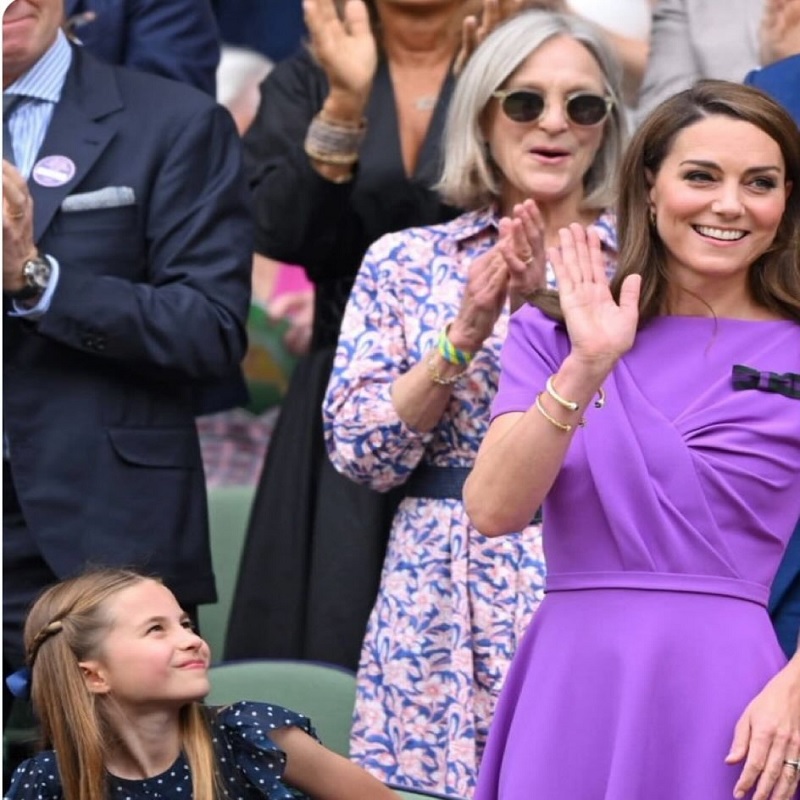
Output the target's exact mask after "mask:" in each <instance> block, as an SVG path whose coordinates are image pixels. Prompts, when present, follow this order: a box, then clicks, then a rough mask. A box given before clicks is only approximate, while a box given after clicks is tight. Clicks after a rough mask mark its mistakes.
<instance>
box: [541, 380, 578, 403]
mask: <svg viewBox="0 0 800 800" xmlns="http://www.w3.org/2000/svg"><path fill="white" fill-rule="evenodd" d="M544 388H545V389H546V390H547V394H549V395H550V397H552V398H553V400H555V401H556V403H558V404H559V405H560V406H561V408H566V409H567V411H577V410H578V409H579V408H580V406H579V405H578V404H577V403H576V402H575V401H574V400H567V399H565V398H563V397H562V396H561V395H560V394H559V393H558V392H557V391H556V387H555V386H553V376H552V375H551V376H550V377H549V378H548V379H547V380H546V381H545V384H544Z"/></svg>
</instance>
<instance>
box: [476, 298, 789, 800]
mask: <svg viewBox="0 0 800 800" xmlns="http://www.w3.org/2000/svg"><path fill="white" fill-rule="evenodd" d="M569 349H570V347H569V342H568V339H567V336H566V333H565V331H564V329H563V327H561V326H559V325H558V324H557V323H555V322H554V321H553V320H550V319H548V318H546V317H545V316H544V315H543V314H541V312H539V311H538V310H537V309H534V308H531V307H528V306H526V307H524V308H522V309H521V310H520V311H519V312H518V313H517V314H516V315H514V317H513V318H512V320H511V324H510V327H509V335H508V339H507V341H506V343H505V346H504V348H503V354H502V373H501V379H500V387H499V390H498V394H497V396H496V399H495V402H494V405H493V415H494V416H498V415H500V414H503V413H506V412H511V411H526V410H527V409H528V408H529V407H530V406H531V404H532V403H533V401H534V399H535V396H536V394H537V393H538V392H539V391H541V390H542V389H543V387H544V383H545V380H546V379H547V377H548V376H549V375H550V374H552V373H554V372H555V371H556V370H557V369H558V367H559V365H560V364H561V362H562V361H563V359H564V358H565V356H566V355H567V353H568V352H569ZM734 365H742V366H744V367H748V368H751V370H754V371H756V372H751V373H750V374H751V375H755V378H754V379H752V380H750V381H749V382H748V381H737V383H738V384H746V385H747V388H744V385H739V386H737V388H735V387H734V379H733V374H734V370H733V367H734ZM738 372H739V373H741V372H742V370H741V369H740V370H739V371H738ZM757 373H761V375H760V376H759V375H758V374H757ZM765 373H778V375H774V376H772V377H770V376H769V375H767V374H765ZM785 373H800V325H798V324H795V323H793V322H786V321H775V322H769V321H767V322H751V321H744V320H732V319H717V320H713V319H708V318H701V317H658V318H656V319H654V320H653V321H651V322H649V323H648V324H647V325H646V326H644V327H643V328H642V330H641V331H640V332H639V333H638V335H637V338H636V343H635V345H634V348H633V349H632V351H630V352H629V353H628V354H626V355H625V357H624V358H623V359H621V360H620V362H619V363H618V364H617V366H616V368H615V369H614V371H613V373H612V374H611V375H610V376H609V377H608V378H607V380H606V382H605V384H604V388H605V391H606V395H607V401H606V405H605V407H604V408H603V409H596V408H590V409H589V410H588V411H587V412H586V423H587V424H586V427H585V428H582V429H579V430H578V431H577V432H576V434H575V435H574V439H573V442H572V444H571V445H570V448H569V450H568V452H567V456H566V459H565V461H564V465H563V467H562V469H561V472H560V473H559V476H558V478H557V480H556V482H555V484H554V485H553V488H552V489H551V491H550V493H549V495H548V497H547V499H546V501H545V505H544V528H543V530H544V548H545V556H546V560H547V567H548V576H547V589H546V591H547V595H546V597H545V599H544V601H543V602H542V604H541V606H540V608H539V611H538V612H537V614H536V616H535V618H534V620H533V623H532V624H531V626H530V627H529V629H528V631H527V633H526V635H525V637H524V639H523V641H522V644H521V646H520V648H519V650H518V651H517V653H516V655H515V657H514V661H513V663H512V666H511V669H510V671H509V674H508V678H507V680H506V683H505V686H504V689H503V692H502V694H501V698H500V701H499V703H498V706H497V710H496V713H495V717H494V720H493V722H492V727H491V730H490V734H489V742H488V744H487V748H486V753H485V755H484V760H483V763H482V766H481V772H480V776H479V781H478V791H477V795H476V800H494V799H495V798H497V799H498V800H530V799H531V798H535V800H562V799H563V798H571V799H574V800H641V799H642V798H647V800H676V798H680V800H730V798H731V797H732V796H733V787H734V784H735V783H736V780H737V778H738V775H739V774H740V772H741V764H739V765H734V766H728V765H726V764H725V763H724V758H725V755H726V754H727V752H728V750H729V748H730V745H731V741H732V737H733V730H734V725H735V723H736V721H737V719H738V718H739V716H740V715H741V713H742V712H743V711H744V709H745V707H746V705H747V704H748V703H749V702H750V700H751V699H752V698H753V697H754V696H755V695H756V694H757V693H758V692H759V690H760V689H761V688H762V687H763V686H764V684H765V683H766V682H767V681H768V680H769V679H770V677H771V676H773V675H774V674H775V673H776V672H778V671H779V670H780V669H781V667H783V666H784V665H785V663H786V658H785V656H784V655H783V653H782V651H781V649H780V647H779V645H778V642H777V639H776V637H775V632H774V630H773V628H772V625H771V624H770V619H769V617H768V615H767V611H766V603H767V594H768V589H769V585H770V583H771V581H772V578H773V576H774V574H775V571H776V570H777V568H778V563H779V562H780V559H781V555H782V553H783V550H784V548H785V546H786V543H787V542H788V540H789V537H790V535H791V533H792V529H793V528H794V525H795V523H796V521H797V518H798V516H800V400H798V399H797V397H796V396H795V397H791V396H789V395H791V393H792V392H791V391H790V390H789V389H786V390H785V391H786V393H782V391H783V389H781V382H782V381H783V383H784V384H786V383H791V378H790V377H788V376H786V375H784V374H785ZM795 377H796V376H795ZM776 387H778V389H779V390H778V391H775V389H776ZM796 388H797V387H796V386H795V394H796Z"/></svg>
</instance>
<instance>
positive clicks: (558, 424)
mask: <svg viewBox="0 0 800 800" xmlns="http://www.w3.org/2000/svg"><path fill="white" fill-rule="evenodd" d="M534 405H535V406H536V410H537V411H538V412H539V413H540V414H541V415H542V416H543V417H544V418H545V419H546V420H547V421H548V422H549V423H550V424H551V425H553V426H555V427H556V428H558V429H559V430H560V431H563V432H564V433H569V432H570V431H571V430H572V429H573V427H575V426H574V425H570V424H569V423H567V422H559V421H558V420H557V419H556V418H555V417H554V416H553V415H552V414H550V413H549V412H548V411H547V409H545V407H544V406H543V405H542V392H539V394H537V395H536V401H535V402H534ZM578 424H579V426H580V425H582V424H583V420H581V422H580V423H578Z"/></svg>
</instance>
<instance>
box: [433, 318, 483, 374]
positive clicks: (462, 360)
mask: <svg viewBox="0 0 800 800" xmlns="http://www.w3.org/2000/svg"><path fill="white" fill-rule="evenodd" d="M450 325H451V323H450V322H448V323H447V325H445V326H444V328H443V329H442V332H441V333H440V334H439V344H438V348H439V355H440V356H441V357H442V358H443V359H444V360H445V361H446V362H447V363H448V364H452V365H453V366H455V367H466V366H468V365H469V362H470V361H472V359H473V358H474V357H475V353H470V352H469V351H468V350H459V349H458V348H457V347H456V346H455V345H454V344H453V343H452V342H451V341H450V339H449V338H448V333H449V332H450Z"/></svg>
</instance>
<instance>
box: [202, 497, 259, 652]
mask: <svg viewBox="0 0 800 800" xmlns="http://www.w3.org/2000/svg"><path fill="white" fill-rule="evenodd" d="M254 494H255V488H254V487H252V486H216V487H212V488H209V490H208V522H209V530H210V535H211V561H212V563H213V565H214V575H215V577H216V581H217V596H218V600H217V602H216V603H210V604H208V605H203V606H200V607H199V608H198V611H197V614H198V620H199V623H200V635H201V636H202V637H203V638H204V639H205V640H206V641H207V642H208V644H209V646H210V647H211V661H212V663H216V662H219V661H221V660H222V651H223V648H224V646H225V633H226V631H227V629H228V618H229V617H230V613H231V603H232V602H233V591H234V589H235V588H236V578H237V576H238V574H239V560H240V558H241V555H242V547H243V545H244V537H245V533H246V532H247V523H248V520H249V518H250V508H251V507H252V505H253V495H254Z"/></svg>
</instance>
